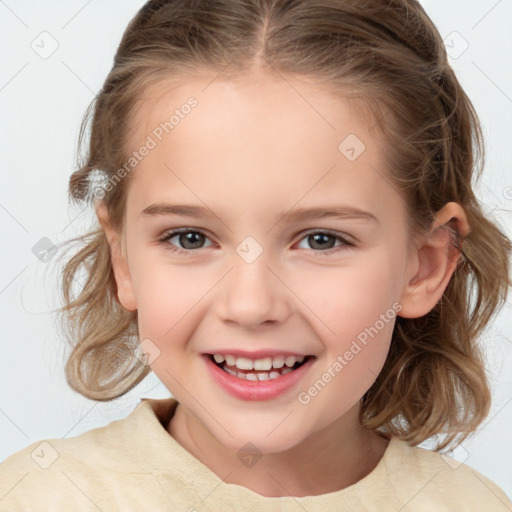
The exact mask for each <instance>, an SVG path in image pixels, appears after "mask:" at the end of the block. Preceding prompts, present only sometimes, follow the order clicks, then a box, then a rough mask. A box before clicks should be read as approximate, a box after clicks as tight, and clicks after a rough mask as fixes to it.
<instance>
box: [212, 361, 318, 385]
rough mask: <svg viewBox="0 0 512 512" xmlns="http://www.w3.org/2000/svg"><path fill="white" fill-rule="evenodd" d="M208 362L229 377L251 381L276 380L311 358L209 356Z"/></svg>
mask: <svg viewBox="0 0 512 512" xmlns="http://www.w3.org/2000/svg"><path fill="white" fill-rule="evenodd" d="M209 357H210V360H211V361H212V362H213V363H215V364H216V365H217V366H218V367H219V368H220V369H222V370H224V371H225V372H226V373H228V374H229V375H232V376H233V377H237V378H239V379H244V380H251V381H266V380H273V379H277V378H279V377H281V376H283V375H286V374H288V373H291V372H292V371H294V370H296V369H297V368H300V367H301V366H302V365H303V364H305V363H306V362H307V361H308V360H309V359H310V358H311V357H312V356H293V355H288V356H285V355H277V356H273V357H270V356H268V357H263V358H259V359H250V358H247V357H235V356H234V355H231V354H209Z"/></svg>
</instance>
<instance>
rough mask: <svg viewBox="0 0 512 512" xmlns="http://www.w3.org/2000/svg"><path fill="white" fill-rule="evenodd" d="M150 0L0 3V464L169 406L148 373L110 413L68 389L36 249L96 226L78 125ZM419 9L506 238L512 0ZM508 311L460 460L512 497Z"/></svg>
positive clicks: (492, 340)
mask: <svg viewBox="0 0 512 512" xmlns="http://www.w3.org/2000/svg"><path fill="white" fill-rule="evenodd" d="M143 3H144V2H143V0H123V1H121V0H110V1H108V2H106V1H102V2H100V1H99V0H89V1H86V0H66V1H64V0H61V1H58V0H51V1H46V2H36V1H34V0H32V1H23V0H22V1H15V0H6V1H2V0H0V37H1V40H2V46H1V48H2V66H1V69H0V107H1V112H2V118H1V119H2V123H1V128H0V130H1V133H0V136H1V137H0V140H1V151H0V172H1V183H2V186H1V188H0V230H1V233H2V242H1V252H0V310H1V315H2V354H3V357H2V358H1V360H0V376H1V377H0V378H1V385H0V433H1V434H0V439H2V444H1V447H0V460H3V459H4V458H5V457H7V456H8V455H10V454H12V453H14V452H16V451H18V450H20V449H22V448H24V447H25V446H27V445H29V444H31V443H33V442H35V441H38V440H41V439H51V438H64V437H71V436H76V435H78V434H80V433H82V432H84V431H86V430H89V429H91V428H94V427H98V426H103V425H106V424H107V423H109V422H110V421H112V420H115V419H120V418H124V417H125V416H126V415H127V414H128V413H129V412H130V411H131V410H132V409H133V408H134V407H135V406H136V405H137V403H138V400H139V398H141V397H154V398H163V397H167V396H169V392H168V391H167V389H166V388H165V387H164V386H163V385H162V384H161V383H160V382H159V380H158V379H157V378H156V377H155V376H154V375H153V374H150V376H148V377H147V379H146V380H145V381H143V382H142V383H141V384H140V385H139V386H138V387H137V388H136V389H134V390H132V391H131V392H130V393H128V394H127V395H125V396H124V397H121V398H119V399H117V400H115V401H112V402H109V403H100V402H94V401H90V400H87V399H85V398H83V397H82V396H80V395H78V394H77V393H75V392H73V391H72V390H71V389H70V388H69V387H68V386H67V384H66V381H65V378H64V372H63V366H64V358H65V355H66V350H65V342H64V341H63V340H62V339H61V338H59V335H58V331H57V328H56V325H55V315H54V314H53V313H51V310H52V309H53V308H55V307H57V306H58V290H57V286H56V285H57V269H56V267H55V265H53V262H54V261H55V260H56V257H53V258H50V260H49V262H48V263H44V262H42V261H40V260H39V259H38V258H37V257H36V256H35V255H34V254H33V252H32V248H33V247H34V245H36V244H37V243H38V242H39V241H40V240H41V238H42V237H47V238H48V239H49V240H51V242H53V243H54V244H59V243H61V242H63V241H64V240H67V239H69V238H71V237H73V236H76V235H77V234H80V233H83V232H84V231H85V230H86V229H88V228H89V226H90V225H91V222H92V221H93V220H94V217H93V216H92V212H90V211H87V210H85V211H81V210H80V209H79V208H76V207H74V208H71V207H69V206H68V203H67V196H66V194H67V183H68V177H69V175H70V173H71V172H72V170H73V169H74V166H75V151H76V143H77V135H78V127H79V123H80V121H81V118H82V115H83V113H84V111H85V108H86V107H87V105H88V104H89V102H90V101H91V100H92V99H93V97H94V94H95V93H96V92H97V91H98V89H99V88H100V86H101V84H102V82H103V80H104V78H105V77H106V75H107V73H108V71H109V69H110V67H111V64H112V59H113V55H114V52H115V50H116V47H117V45H118V43H119V40H120V37H121V35H122V32H123V30H124V28H125V27H126V25H127V23H128V22H129V20H130V19H131V18H132V16H133V15H134V14H135V12H136V11H137V10H138V9H139V8H140V7H141V6H142V5H143ZM422 4H423V5H424V7H425V9H426V11H427V12H428V14H429V15H430V16H431V17H432V19H433V21H434V22H435V23H436V25H437V26H438V28H439V30H440V32H441V34H442V36H443V38H446V39H445V40H446V43H447V46H448V47H449V53H450V54H451V63H452V65H453V66H454V68H455V71H456V73H457V74H458V76H459V78H460V80H461V82H462V84H463V86H464V87H465V89H466V91H467V93H468V94H469V96H470V98H471V99H472V101H473V103H474V105H475V107H476V109H477V112H478V113H479V115H480V117H481V121H482V124H483V126H484V131H485V137H486V144H487V161H486V172H485V177H484V180H483V182H482V184H481V185H480V187H479V188H478V192H479V197H480V198H481V199H482V201H483V203H484V204H485V207H486V210H487V211H489V212H492V215H493V216H494V218H495V219H496V220H497V221H498V222H500V223H501V225H502V226H503V227H504V228H505V229H506V230H507V232H508V234H509V236H510V235H512V227H511V226H512V216H511V214H510V209H511V208H512V171H511V169H512V144H511V135H512V129H511V127H510V118H511V116H512V67H511V65H510V58H511V55H512V31H511V30H510V23H511V21H512V0H500V1H496V0H472V1H465V2H462V1H453V0H452V1H446V0H424V1H423V2H422ZM42 32H46V33H47V34H41V33H42ZM57 45H58V47H57ZM53 47H56V49H55V51H54V52H53V53H52V54H51V55H47V54H45V52H47V53H50V52H51V51H52V50H53V49H54V48H53ZM38 52H39V53H38ZM507 210H508V211H507ZM511 304H512V297H509V300H508V302H507V304H506V306H505V308H504V309H503V311H502V312H501V314H500V315H499V316H498V317H497V318H496V320H495V321H494V322H493V324H492V325H491V326H490V327H489V329H488V330H487V332H486V334H485V336H484V337H483V342H484V343H485V346H486V350H487V353H488V359H489V369H490V372H491V377H492V386H493V406H492V411H491V413H490V415H489V417H488V418H487V420H486V422H485V423H484V424H483V425H482V426H481V428H480V430H479V432H478V433H477V434H476V435H475V436H473V437H472V438H471V439H470V440H469V441H467V442H465V443H464V444H463V445H462V446H461V447H460V448H458V449H457V450H456V451H455V453H454V454H453V456H454V457H455V459H456V460H459V461H464V462H465V463H466V464H469V465H471V466H472V467H473V468H475V469H477V470H478V471H480V472H481V473H483V474H484V475H486V476H487V477H489V478H490V479H491V480H493V481H494V482H496V483H497V484H498V485H499V486H501V487H502V488H503V489H504V491H505V492H506V493H507V494H508V496H509V497H511V498H512V437H511V436H510V432H511V427H512V342H511V341H510V338H511V336H510V332H509V327H510V326H511V319H512V305H511ZM427 445H428V444H427ZM454 464H456V462H454Z"/></svg>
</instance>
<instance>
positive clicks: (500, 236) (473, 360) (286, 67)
mask: <svg viewBox="0 0 512 512" xmlns="http://www.w3.org/2000/svg"><path fill="white" fill-rule="evenodd" d="M228 68H229V69H228ZM254 69H258V70H260V69H264V70H265V71H267V72H269V73H271V72H273V73H277V74H279V75H281V76H290V77H302V78H305V79H310V80H312V81H316V82H317V83H319V84H322V85H323V86H325V87H326V88H329V90H330V91H332V92H333V93H335V94H339V95H340V96H341V97H345V98H351V99H352V100H354V101H356V102H358V104H360V105H361V106H362V107H364V109H366V112H368V113H369V115H371V119H372V120H373V128H372V130H374V131H375V133H376V134H380V136H382V137H383V138H384V140H385V141H386V142H387V144H386V155H385V158H386V170H387V172H388V174H389V177H390V178H389V179H390V182H391V183H392V184H393V186H396V187H397V188H398V189H399V190H400V193H401V194H402V195H403V197H404V199H405V201H406V203H407V209H408V217H409V229H410V232H411V233H412V234H418V233H422V232H423V233H424V232H426V230H428V229H429V228H430V227H431V225H432V222H433V220H434V216H435V213H436V212H437V211H439V209H440V208H442V207H443V206H444V205H445V204H446V203H447V202H450V201H454V202H457V203H459V204H460V205H462V207H463V208H464V210H465V213H466V215H467V218H468V222H469V224H470V227H471V231H470V233H469V234H468V235H467V236H466V237H465V238H464V239H463V240H461V237H460V235H458V234H457V233H454V234H455V236H454V237H453V244H454V245H455V246H456V247H457V249H458V250H459V251H461V259H460V260H459V263H458V266H457V268H456V270H455V271H454V273H453V275H452V277H451V279H450V281H449V284H448V286H447V288H446V290H445V292H444V294H443V296H442V298H441V300H440V301H439V302H438V303H437V304H436V305H435V307H434V308H433V309H432V310H431V311H430V312H429V313H428V314H426V315H425V316H423V317H421V318H415V319H408V318H402V317H397V319H396V323H395V326H394V330H393V334H392V340H391V346H390V350H389V353H388V356H387V359H386V361H385V364H384V367H383V369H382V371H381V373H380V374H379V375H378V377H377V379H376V381H375V382H374V384H373V385H372V386H371V388H370V389H369V390H368V391H367V392H366V393H365V394H364V396H363V397H362V399H361V413H360V419H361V422H362V424H363V425H364V426H365V427H366V428H368V429H370V430H374V431H376V432H377V433H379V434H380V435H384V436H390V435H393V436H398V437H400V438H401V439H403V440H405V441H407V442H408V443H409V444H411V445H416V444H419V443H421V442H422V441H424V440H426V439H428V438H430V437H433V436H440V435H442V436H443V441H442V442H440V443H438V445H437V446H436V448H435V449H437V450H441V449H443V448H445V447H448V446H451V445H452V444H453V445H455V444H456V443H459V442H461V441H462V440H463V439H465V438H466V437H467V436H468V435H469V434H470V433H471V432H473V431H474V430H476V428H477V427H478V425H479V424H480V423H481V422H482V421H483V420H484V419H485V417H486V416H487V414H488V412H489V408H490V398H491V395H490V386H489V379H488V376H487V372H486V369H485V365H484V358H483V354H482V352H481V350H480V346H479V343H478V341H479V339H478V338H479V335H480V334H481V333H482V331H483V329H484V328H485V327H486V325H487V324H488V323H489V321H490V319H491V317H492V316H493V315H494V314H495V313H496V312H497V311H498V310H499V308H500V307H501V306H502V305H503V303H504V301H505V299H506V296H507V293H508V287H509V286H510V284H511V282H510V277H509V254H510V251H511V243H510V240H509V239H508V238H507V237H506V235H505V234H504V233H503V231H502V230H500V228H499V227H498V225H497V224H496V223H495V222H493V221H491V220H489V219H488V218H487V217H486V215H485V214H484V213H483V211H482V208H481V206H480V205H479V202H478V200H477V198H476V197H475V195H474V192H473V189H472V185H473V184H474V183H475V182H476V180H477V179H479V178H480V175H481V172H482V169H483V165H484V153H483V136H482V131H481V127H480V125H479V121H478V117H477V115H476V112H475V110H474V107H473V106H472V104H471V102H470V100H469V98H468V97H467V96H466V94H465V92H464V90H463V89H462V87H461V85H460V84H459V82H458V80H457V78H456V76H455V74H454V72H453V70H452V68H451V67H450V65H449V62H448V60H447V54H446V50H445V47H444V45H443V41H442V38H441V36H440V34H439V32H438V30H437V29H436V27H435V26H434V24H433V23H432V21H431V20H430V19H429V17H428V16H427V14H426V13H425V11H424V10H423V8H422V7H421V6H420V4H419V3H418V2H417V1H416V0H386V1H384V0H236V1H234V0H150V1H149V2H147V3H146V4H145V5H144V6H143V7H142V8H141V9H140V11H139V12H138V13H137V14H136V15H135V17H134V18H133V19H132V21H131V22H130V23H129V25H128V27H127V28H126V30H125V32H124V34H123V37H122V39H121V42H120V44H119V48H118V50H117V53H116V55H115V58H114V62H113V66H112V69H111V71H110V73H109V74H108V76H107V78H106V80H105V82H104V84H103V87H102V89H101V90H100V91H99V93H98V94H97V95H96V97H95V99H94V100H93V102H92V103H91V104H90V105H89V108H88V109H87V112H86V113H85V116H84V118H83V120H82V124H81V128H80V135H79V141H78V146H79V148H81V147H82V146H83V144H84V140H85V133H86V130H87V126H88V125H89V123H90V136H89V141H88V149H87V151H86V154H85V156H84V157H83V158H81V159H80V158H79V162H78V169H77V170H76V171H75V172H73V174H72V175H71V177H70V181H69V194H70V199H71V200H72V201H74V202H76V203H81V204H83V203H87V204H90V205H92V204H93V199H94V198H95V194H96V191H97V189H95V186H96V185H95V182H94V179H93V178H94V176H95V173H97V172H100V173H101V175H103V176H104V177H106V179H112V177H115V174H116V170H119V169H120V168H122V167H123V165H125V163H126V162H127V161H128V160H129V158H130V155H129V152H128V148H127V143H126V141H127V137H128V135H129V133H130V130H131V124H130V119H131V116H132V115H133V112H134V110H135V108H136V107H137V106H138V105H139V104H140V100H141V98H143V94H144V91H146V90H147V88H148V87H149V86H150V85H152V84H156V83H158V82H159V81H160V80H163V79H166V80H167V79H171V80H172V79H173V78H176V79H184V80H186V78H187V77H192V76H200V75H201V74H205V72H206V71H215V72H216V73H217V74H218V73H220V72H222V73H223V74H224V76H226V77H229V78H232V79H236V77H243V76H245V75H247V74H248V73H250V72H251V71H253V70H254ZM361 110H363V109H361ZM91 117H92V121H91ZM117 181H118V183H117V185H116V186H115V187H113V188H111V190H109V191H103V192H102V194H101V196H103V194H104V197H100V199H102V200H103V201H104V203H105V204H106V207H107V210H108V213H109V216H110V221H111V223H112V225H113V226H114V227H116V228H120V227H122V226H123V219H124V212H125V207H126V192H127V188H128V185H129V183H130V175H129V174H127V175H126V177H125V178H124V179H122V180H119V179H118V180H117ZM96 196H97V194H96ZM96 199H98V197H96ZM70 242H73V243H74V242H79V243H80V244H81V248H80V249H79V250H78V251H77V252H76V253H75V254H74V256H73V257H72V258H70V259H69V260H68V261H67V262H66V264H65V266H64V268H63V270H62V295H63V300H64V306H63V307H62V308H61V309H60V310H59V311H60V313H61V314H62V322H61V325H63V326H65V327H66V328H67V331H66V332H67V338H68V340H69V341H70V344H71V346H72V350H71V353H70V354H69V357H68V359H67V362H66V368H65V370H66V377H67V380H68V383H69V385H70V386H71V387H72V388H73V389H74V390H76V391H77V392H79V393H81V394H82V395H84V396H86V397H88V398H91V399H94V400H112V399H114V398H116V397H119V396H121V395H123V394H125V393H126V392H128V391H129V390H131V389H132V388H133V387H134V386H135V385H137V384H138V383H139V382H140V381H141V380H142V379H143V378H144V377H145V376H146V375H147V374H148V373H149V372H150V371H151V370H150V368H149V367H148V365H147V364H143V363H142V362H141V361H139V359H138V358H137V357H135V356H134V354H135V351H136V348H137V345H138V343H139V340H138V335H137V332H138V324H137V312H136V311H127V310H125V309H124V308H123V307H122V306H121V304H120V302H119V300H118V297H117V287H116V282H115V278H114V274H113V269H112V261H111V252H110V247H109V244H108V241H107V238H106V235H105V232H104V231H103V229H101V228H99V229H95V230H93V231H91V232H89V233H87V234H86V235H83V236H80V237H77V238H74V239H72V240H70ZM462 244H463V245H462ZM83 269H85V273H86V276H87V278H86V282H85V284H84V285H83V286H82V287H81V288H80V290H79V291H78V292H77V293H76V294H75V293H73V281H74V280H75V278H76V277H77V275H78V273H79V272H80V271H81V270H83ZM71 340H72V341H71Z"/></svg>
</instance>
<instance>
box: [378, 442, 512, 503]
mask: <svg viewBox="0 0 512 512" xmlns="http://www.w3.org/2000/svg"><path fill="white" fill-rule="evenodd" d="M389 448H392V449H391V450H390V453H389V456H388V457H385V466H386V471H387V473H388V478H389V481H390V482H391V484H392V486H393V488H394V492H395V493H396V494H397V496H398V497H399V498H400V501H401V502H403V503H404V505H405V504H407V507H409V508H408V510H409V509H410V510H450V511H451V512H456V511H464V512H468V511H472V510H474V511H477V510H478V511H480V510H493V511H496V512H498V511H500V512H501V511H503V512H505V511H508V512H510V511H512V502H511V501H510V500H509V498H508V497H507V495H506V494H505V493H504V492H503V490H502V489H500V487H498V486H497V485H496V484H495V483H494V482H492V481H491V480H489V479H488V478H487V477H485V476H483V475H482V474H481V473H479V472H478V471H476V470H475V469H473V468H472V467H470V466H469V465H467V464H463V463H459V462H458V461H456V460H455V459H452V458H450V457H448V456H445V455H442V454H440V453H438V452H434V451H431V450H427V449H424V448H419V447H411V446H409V445H408V444H407V443H406V442H404V441H400V440H398V439H396V438H394V439H393V440H392V444H391V445H390V447H389ZM389 448H388V449H389ZM420 504H421V505H420ZM415 505H417V506H415Z"/></svg>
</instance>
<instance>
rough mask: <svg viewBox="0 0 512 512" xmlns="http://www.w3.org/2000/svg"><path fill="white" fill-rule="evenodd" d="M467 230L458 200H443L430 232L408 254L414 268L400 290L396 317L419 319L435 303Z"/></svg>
mask: <svg viewBox="0 0 512 512" xmlns="http://www.w3.org/2000/svg"><path fill="white" fill-rule="evenodd" d="M469 230H470V228H469V224H468V221H467V217H466V214H465V212H464V209H463V208H462V207H461V206H460V205H459V204H458V203H453V202H450V203H447V204H446V205H445V206H444V207H443V208H441V210H439V211H438V212H437V214H436V217H435V220H434V222H433V224H432V227H431V229H430V232H429V233H428V235H427V236H425V237H424V238H423V240H422V242H421V243H420V246H419V248H418V249H416V252H415V254H413V255H412V258H413V259H414V260H415V266H414V271H413V273H412V275H411V277H410V279H409V281H408V282H407V283H406V286H405V289H404V291H403V294H402V298H401V301H400V303H401V305H402V309H401V310H400V315H399V316H401V317H403V318H419V317H421V316H424V315H426V314H427V313H428V312H429V311H431V310H432V309H433V308H434V306H435V305H436V304H437V303H438V302H439V300H440V299H441V297H442V295H443V293H444V291H445V289H446V287H447V286H448V283H449V282H450V279H451V277H452V275H453V273H454V271H455V269H456V268H457V263H458V261H459V259H460V257H461V249H462V240H463V238H464V237H465V236H467V234H468V233H469Z"/></svg>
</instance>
